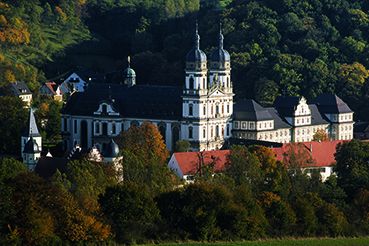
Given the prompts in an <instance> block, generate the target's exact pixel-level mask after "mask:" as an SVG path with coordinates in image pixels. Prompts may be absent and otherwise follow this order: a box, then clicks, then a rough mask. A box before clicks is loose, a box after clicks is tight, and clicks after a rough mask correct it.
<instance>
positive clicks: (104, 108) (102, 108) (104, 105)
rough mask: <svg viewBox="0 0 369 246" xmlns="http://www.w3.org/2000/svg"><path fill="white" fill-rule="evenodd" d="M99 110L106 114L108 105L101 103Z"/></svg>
mask: <svg viewBox="0 0 369 246" xmlns="http://www.w3.org/2000/svg"><path fill="white" fill-rule="evenodd" d="M101 111H102V113H103V114H106V113H107V112H108V107H107V106H106V104H103V105H102V107H101Z"/></svg>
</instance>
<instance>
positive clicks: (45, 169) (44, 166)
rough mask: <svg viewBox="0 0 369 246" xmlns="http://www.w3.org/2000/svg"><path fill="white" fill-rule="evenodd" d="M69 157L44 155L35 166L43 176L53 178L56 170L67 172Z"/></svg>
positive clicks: (37, 171) (36, 170)
mask: <svg viewBox="0 0 369 246" xmlns="http://www.w3.org/2000/svg"><path fill="white" fill-rule="evenodd" d="M67 163H68V159H66V158H59V157H48V156H42V157H41V158H40V159H39V160H38V162H37V165H36V167H35V172H36V173H37V174H38V175H39V176H40V177H42V178H45V179H48V178H51V177H52V176H53V175H54V174H55V172H56V170H59V171H60V172H62V173H65V172H66V170H67Z"/></svg>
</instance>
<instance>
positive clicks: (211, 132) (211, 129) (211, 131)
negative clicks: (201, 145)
mask: <svg viewBox="0 0 369 246" xmlns="http://www.w3.org/2000/svg"><path fill="white" fill-rule="evenodd" d="M213 131H214V128H213V127H211V128H210V137H213V136H214V132H213Z"/></svg>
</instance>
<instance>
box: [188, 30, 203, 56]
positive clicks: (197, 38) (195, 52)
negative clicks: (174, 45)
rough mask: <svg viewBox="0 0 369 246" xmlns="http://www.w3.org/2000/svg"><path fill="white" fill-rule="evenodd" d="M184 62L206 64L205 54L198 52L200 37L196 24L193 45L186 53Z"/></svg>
mask: <svg viewBox="0 0 369 246" xmlns="http://www.w3.org/2000/svg"><path fill="white" fill-rule="evenodd" d="M186 62H206V54H205V53H204V52H203V51H202V50H200V35H199V32H198V25H197V23H196V34H195V45H194V47H193V48H192V49H191V50H190V52H188V53H187V56H186Z"/></svg>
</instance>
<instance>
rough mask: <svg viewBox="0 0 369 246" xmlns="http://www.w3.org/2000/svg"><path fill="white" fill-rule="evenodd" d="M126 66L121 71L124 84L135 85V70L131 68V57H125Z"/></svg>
mask: <svg viewBox="0 0 369 246" xmlns="http://www.w3.org/2000/svg"><path fill="white" fill-rule="evenodd" d="M127 62H128V67H127V68H126V69H125V70H124V72H123V79H124V81H123V82H124V84H125V85H127V86H128V87H131V86H134V85H136V72H135V70H133V69H132V68H131V57H130V56H128V57H127Z"/></svg>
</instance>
